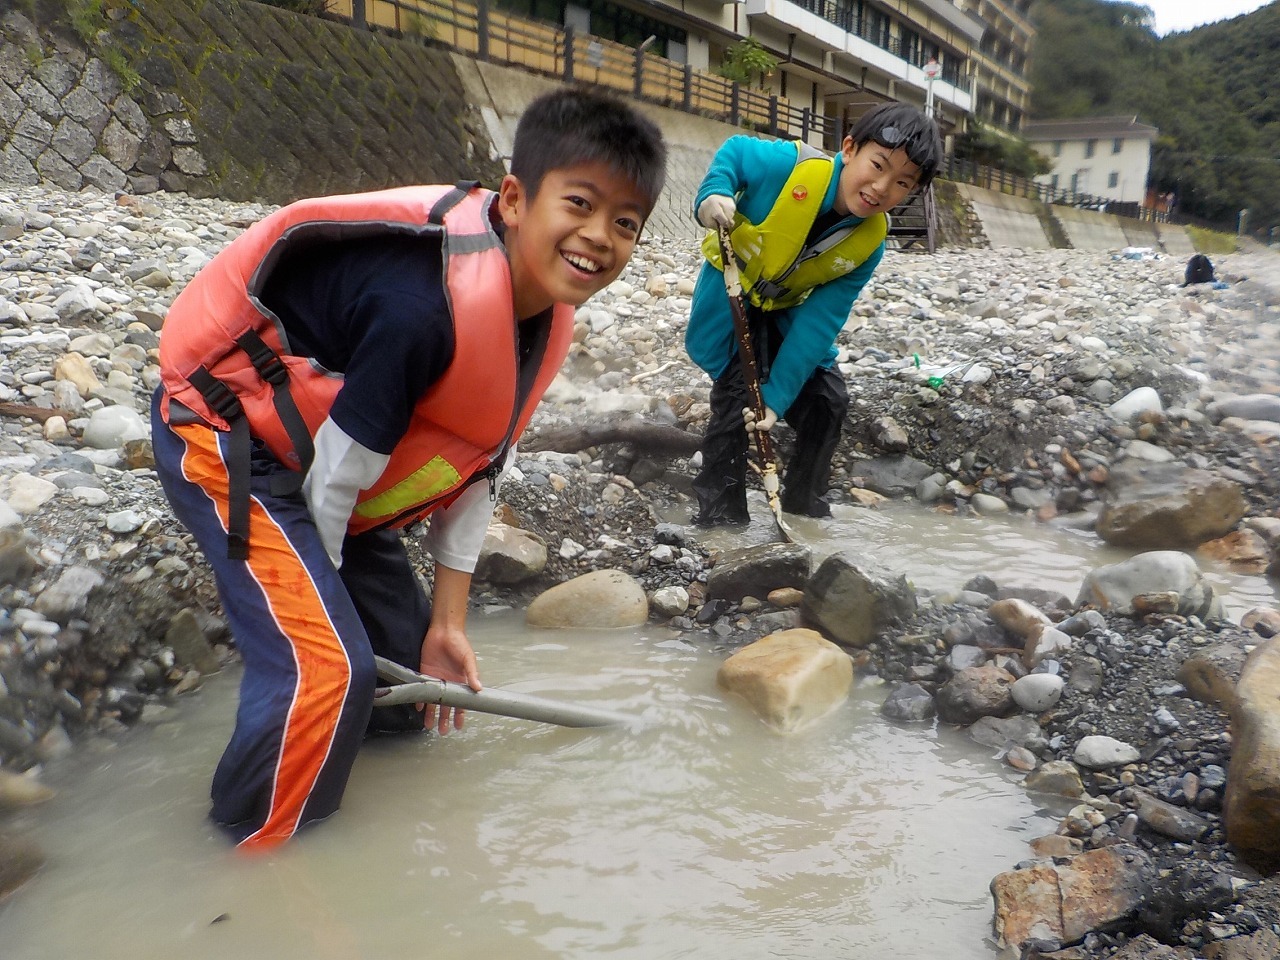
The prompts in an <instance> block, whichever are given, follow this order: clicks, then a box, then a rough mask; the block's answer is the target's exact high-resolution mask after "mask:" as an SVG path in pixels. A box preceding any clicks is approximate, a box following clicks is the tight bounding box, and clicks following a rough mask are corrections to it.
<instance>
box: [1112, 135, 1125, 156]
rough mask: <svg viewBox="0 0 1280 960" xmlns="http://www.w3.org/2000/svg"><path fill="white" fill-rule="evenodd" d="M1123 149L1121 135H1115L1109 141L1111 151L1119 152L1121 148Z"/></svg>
mask: <svg viewBox="0 0 1280 960" xmlns="http://www.w3.org/2000/svg"><path fill="white" fill-rule="evenodd" d="M1123 149H1124V138H1123V137H1116V138H1115V139H1114V140H1112V141H1111V152H1112V153H1119V152H1120V151H1121V150H1123Z"/></svg>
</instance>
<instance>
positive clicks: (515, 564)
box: [474, 523, 547, 583]
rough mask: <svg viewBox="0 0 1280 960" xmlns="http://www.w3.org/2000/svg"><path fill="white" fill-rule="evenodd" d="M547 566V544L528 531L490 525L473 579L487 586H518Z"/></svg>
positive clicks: (502, 524) (505, 525) (507, 526)
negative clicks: (512, 584) (514, 584)
mask: <svg viewBox="0 0 1280 960" xmlns="http://www.w3.org/2000/svg"><path fill="white" fill-rule="evenodd" d="M546 567H547V545H546V543H545V542H544V541H543V539H542V538H541V537H539V536H537V535H536V534H533V533H530V532H529V531H528V530H522V529H521V528H520V527H513V526H509V525H508V524H505V523H490V524H489V529H488V531H486V533H485V537H484V545H483V546H482V547H481V548H480V557H479V558H478V559H477V560H476V569H475V573H474V577H475V579H477V580H484V581H487V582H489V583H520V582H521V581H524V580H528V579H530V578H532V577H536V576H537V575H538V574H539V573H541V572H542V571H543V570H545V569H546Z"/></svg>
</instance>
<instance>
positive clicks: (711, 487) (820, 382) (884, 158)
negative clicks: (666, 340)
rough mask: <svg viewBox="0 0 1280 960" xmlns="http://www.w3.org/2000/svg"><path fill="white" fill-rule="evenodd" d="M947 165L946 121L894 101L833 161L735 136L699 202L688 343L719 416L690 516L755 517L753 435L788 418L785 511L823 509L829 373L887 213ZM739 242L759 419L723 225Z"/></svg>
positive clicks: (835, 414) (831, 448)
mask: <svg viewBox="0 0 1280 960" xmlns="http://www.w3.org/2000/svg"><path fill="white" fill-rule="evenodd" d="M941 161H942V139H941V136H940V134H939V132H938V127H937V124H935V123H934V121H933V120H932V119H930V118H929V117H927V116H925V114H924V113H923V112H922V111H920V110H919V109H917V108H916V107H913V106H910V105H908V104H899V103H890V104H884V105H882V106H879V107H876V108H875V109H873V110H871V111H869V112H868V113H867V114H865V115H864V116H863V117H862V118H860V119H859V120H858V121H857V122H856V123H855V124H854V126H853V128H852V129H851V130H850V132H849V135H848V136H847V137H845V139H844V143H843V144H842V146H841V149H840V152H839V153H838V154H836V156H835V157H834V158H832V157H828V156H826V155H825V154H823V153H822V152H820V151H819V150H817V149H815V148H813V147H810V146H808V145H807V144H805V143H803V142H801V141H791V142H789V141H784V140H761V139H757V138H755V137H750V136H735V137H730V138H729V139H728V140H726V141H725V143H724V145H723V146H721V148H720V149H719V150H718V151H717V152H716V155H715V157H713V158H712V161H711V165H710V167H709V168H708V170H707V174H706V176H705V177H704V179H703V181H702V185H701V187H700V188H699V190H698V193H697V196H696V198H695V199H694V209H695V211H696V213H697V218H698V222H699V223H701V224H702V225H703V226H704V227H707V228H708V229H711V230H712V231H713V232H712V233H711V234H710V235H709V236H708V237H707V239H706V241H705V242H704V243H703V247H702V249H703V253H704V254H705V255H706V258H707V262H706V263H704V264H703V266H702V271H701V273H700V274H699V275H698V281H697V285H696V286H695V288H694V291H693V302H692V305H691V307H690V312H689V326H688V330H687V332H686V336H685V345H686V348H687V349H688V351H689V356H690V357H691V358H692V359H693V361H694V362H695V363H697V364H698V366H700V367H701V368H702V369H703V370H705V371H706V372H707V374H708V375H709V376H710V377H711V379H712V386H711V420H710V423H709V424H708V425H707V431H706V435H705V436H704V438H703V441H702V467H701V469H700V470H699V472H698V475H697V477H696V478H695V479H694V482H693V489H694V493H695V494H696V495H697V498H698V513H697V514H696V515H695V517H694V522H695V523H697V524H699V525H704V526H712V525H716V524H725V523H745V522H747V520H748V515H747V489H746V470H747V445H748V439H749V438H748V431H749V430H770V429H772V427H773V426H774V424H775V423H776V422H777V421H778V419H779V418H781V419H785V420H786V421H787V422H788V423H789V424H791V426H792V427H793V428H794V430H795V433H796V445H795V451H794V453H793V454H792V456H791V461H790V463H789V464H788V465H787V468H786V472H785V475H784V478H783V487H782V497H781V500H782V509H783V510H785V511H787V512H788V513H795V514H801V515H804V516H810V517H825V516H829V515H830V513H831V508H830V506H829V505H828V504H827V502H826V500H825V499H824V495H825V494H826V492H827V482H828V480H829V478H830V476H831V458H832V456H833V454H834V453H835V449H836V443H837V442H838V441H839V439H840V428H841V425H842V423H843V421H844V417H845V412H846V410H847V409H848V406H849V394H848V390H847V389H846V388H845V383H844V378H843V377H841V376H840V374H839V372H838V371H836V370H833V369H832V365H833V364H834V362H835V358H836V350H835V339H836V335H837V334H839V332H840V330H841V328H842V327H843V326H844V324H845V321H846V320H847V319H848V318H849V311H850V309H851V308H852V306H853V302H854V300H856V299H857V297H858V294H859V293H860V292H861V290H862V288H863V286H865V285H866V282H867V280H868V279H870V277H871V275H872V273H873V272H874V271H875V269H876V266H877V265H878V264H879V263H880V258H881V257H882V256H883V255H884V241H885V236H886V234H887V231H888V217H887V216H886V214H887V213H888V211H890V210H892V209H893V208H894V207H896V206H897V205H898V204H900V203H902V202H903V201H904V200H906V198H907V196H908V195H909V194H910V193H911V192H912V191H913V190H916V189H924V188H925V187H927V186H928V185H929V183H930V182H931V181H932V180H933V177H934V174H935V173H936V172H937V169H938V165H939V164H940V163H941ZM721 225H724V226H727V227H730V228H731V230H732V234H731V240H732V243H733V249H734V253H735V254H736V255H737V257H738V260H739V263H740V267H741V277H742V285H743V288H744V291H745V294H746V298H747V301H748V313H749V323H750V327H751V337H752V340H753V341H754V344H755V347H756V356H757V360H758V363H759V367H760V379H761V383H762V392H763V395H764V403H765V408H766V409H765V411H764V418H763V419H762V420H759V421H758V422H757V421H756V419H755V414H754V411H752V410H751V404H750V401H749V399H748V396H749V395H748V392H747V386H746V384H745V383H744V382H743V378H742V368H741V365H740V362H739V359H738V346H737V339H736V337H735V335H734V329H733V319H732V315H731V314H730V309H729V301H728V297H727V296H726V294H725V287H724V279H723V275H722V271H721V261H720V250H719V245H718V242H717V237H716V235H715V229H716V228H717V227H719V226H721Z"/></svg>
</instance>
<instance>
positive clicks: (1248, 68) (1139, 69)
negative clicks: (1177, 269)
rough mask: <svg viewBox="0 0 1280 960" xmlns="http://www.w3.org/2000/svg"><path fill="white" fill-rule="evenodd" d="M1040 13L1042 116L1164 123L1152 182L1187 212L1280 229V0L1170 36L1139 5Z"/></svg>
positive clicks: (1052, 4)
mask: <svg viewBox="0 0 1280 960" xmlns="http://www.w3.org/2000/svg"><path fill="white" fill-rule="evenodd" d="M1032 18H1033V20H1034V21H1035V23H1036V40H1035V47H1034V49H1033V55H1032V59H1031V65H1030V72H1029V76H1030V81H1031V85H1032V102H1031V107H1032V115H1033V116H1034V117H1036V118H1037V119H1066V118H1072V117H1083V116H1117V115H1129V116H1137V117H1138V119H1139V120H1140V121H1141V122H1143V123H1149V124H1151V125H1152V126H1155V127H1157V128H1158V129H1159V130H1160V136H1159V138H1158V139H1157V140H1156V143H1155V144H1154V146H1153V148H1152V154H1151V183H1152V185H1153V186H1154V187H1155V188H1156V189H1157V190H1159V191H1161V192H1166V191H1172V192H1173V193H1175V194H1176V196H1177V198H1178V209H1179V210H1180V212H1182V213H1184V214H1187V215H1190V216H1192V217H1196V218H1200V219H1202V220H1204V221H1207V222H1209V223H1210V224H1213V225H1216V226H1218V227H1220V228H1230V229H1233V230H1234V228H1235V222H1236V217H1237V215H1238V214H1239V211H1240V210H1241V209H1243V208H1247V209H1248V210H1249V223H1250V226H1251V228H1253V229H1256V231H1257V232H1259V233H1261V234H1264V235H1265V234H1266V232H1267V231H1268V230H1269V228H1270V227H1271V226H1272V225H1280V161H1278V160H1277V158H1280V4H1274V3H1273V4H1269V5H1268V6H1265V7H1263V8H1261V9H1260V10H1257V11H1255V12H1254V13H1251V14H1248V15H1246V16H1242V17H1236V18H1233V19H1231V20H1225V21H1222V22H1219V23H1215V24H1209V25H1207V26H1204V27H1200V28H1197V29H1195V30H1190V31H1187V32H1185V33H1179V34H1173V35H1170V36H1167V37H1164V38H1158V37H1156V36H1155V34H1154V31H1153V30H1152V21H1151V17H1150V10H1148V9H1147V8H1146V7H1143V6H1141V5H1139V4H1131V3H1112V2H1105V0H1037V2H1036V4H1035V5H1034V6H1033V7H1032Z"/></svg>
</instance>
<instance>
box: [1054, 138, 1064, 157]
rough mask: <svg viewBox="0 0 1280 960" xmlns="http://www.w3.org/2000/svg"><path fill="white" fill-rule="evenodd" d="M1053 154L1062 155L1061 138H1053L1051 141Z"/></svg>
mask: <svg viewBox="0 0 1280 960" xmlns="http://www.w3.org/2000/svg"><path fill="white" fill-rule="evenodd" d="M1053 155H1054V156H1055V157H1060V156H1062V141H1061V140H1055V141H1053Z"/></svg>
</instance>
